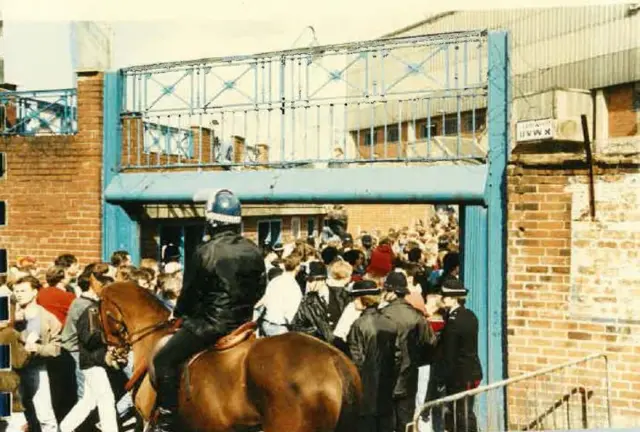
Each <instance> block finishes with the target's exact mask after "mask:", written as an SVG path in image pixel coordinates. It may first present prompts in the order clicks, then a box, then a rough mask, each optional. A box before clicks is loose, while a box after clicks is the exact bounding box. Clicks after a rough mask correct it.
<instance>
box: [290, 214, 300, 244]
mask: <svg viewBox="0 0 640 432" xmlns="http://www.w3.org/2000/svg"><path fill="white" fill-rule="evenodd" d="M291 235H292V236H293V238H294V239H299V238H300V218H299V217H292V218H291Z"/></svg>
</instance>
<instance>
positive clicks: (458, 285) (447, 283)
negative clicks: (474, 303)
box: [442, 278, 469, 297]
mask: <svg viewBox="0 0 640 432" xmlns="http://www.w3.org/2000/svg"><path fill="white" fill-rule="evenodd" d="M468 293H469V290H468V289H466V288H465V287H464V285H462V282H460V281H459V280H458V279H456V278H447V279H445V280H444V281H443V282H442V297H466V296H467V294H468Z"/></svg>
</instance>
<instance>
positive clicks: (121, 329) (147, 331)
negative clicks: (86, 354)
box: [100, 299, 174, 351]
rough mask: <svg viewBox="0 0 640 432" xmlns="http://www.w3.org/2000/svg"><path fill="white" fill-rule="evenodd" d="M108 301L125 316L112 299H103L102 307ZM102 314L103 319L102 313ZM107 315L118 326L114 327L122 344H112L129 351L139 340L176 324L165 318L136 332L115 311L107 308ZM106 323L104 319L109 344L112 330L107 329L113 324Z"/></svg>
mask: <svg viewBox="0 0 640 432" xmlns="http://www.w3.org/2000/svg"><path fill="white" fill-rule="evenodd" d="M106 302H108V303H110V305H111V306H114V307H115V309H116V310H117V311H118V314H119V315H120V316H121V317H122V316H124V314H123V313H122V309H120V306H118V305H117V304H116V303H115V302H113V301H112V300H109V299H101V300H100V303H101V304H100V306H101V307H104V306H106V305H105V303H106ZM100 315H101V320H102V314H100ZM105 315H106V318H107V321H109V322H112V323H114V324H116V326H117V327H116V328H115V329H114V330H115V334H114V336H116V337H117V338H118V339H119V342H120V344H119V345H117V344H111V345H116V347H117V348H120V349H126V350H127V351H128V350H130V349H131V348H132V347H133V346H134V345H135V344H137V343H138V342H141V341H142V340H144V339H145V338H146V337H148V336H151V335H152V334H154V333H155V332H157V331H160V330H163V329H166V328H168V327H171V326H173V325H174V321H170V320H164V321H160V322H158V323H155V324H151V325H149V326H145V327H143V328H141V329H138V330H136V331H134V332H130V331H129V329H128V328H127V324H126V323H125V322H124V321H123V320H122V319H120V318H118V317H116V315H114V314H113V312H111V311H110V310H106V311H105ZM105 324H106V323H105V322H104V321H103V323H102V327H103V328H104V329H105V337H106V339H107V344H109V334H110V333H111V332H110V331H108V330H107V329H109V330H111V329H112V327H111V326H109V327H107V326H106V325H105ZM111 334H113V333H111Z"/></svg>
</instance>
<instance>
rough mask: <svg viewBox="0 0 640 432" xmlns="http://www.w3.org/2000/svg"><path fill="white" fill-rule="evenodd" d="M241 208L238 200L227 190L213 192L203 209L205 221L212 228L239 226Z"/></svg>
mask: <svg viewBox="0 0 640 432" xmlns="http://www.w3.org/2000/svg"><path fill="white" fill-rule="evenodd" d="M241 210H242V208H241V206H240V201H239V200H238V198H237V197H236V196H235V195H234V194H233V192H231V191H230V190H228V189H218V190H217V191H215V192H213V193H212V194H211V195H210V196H209V199H208V200H207V204H206V207H205V210H204V211H205V219H206V220H207V223H208V224H209V225H211V226H213V227H218V226H222V225H240V223H241V222H242V217H241Z"/></svg>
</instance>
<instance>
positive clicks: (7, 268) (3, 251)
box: [0, 248, 9, 274]
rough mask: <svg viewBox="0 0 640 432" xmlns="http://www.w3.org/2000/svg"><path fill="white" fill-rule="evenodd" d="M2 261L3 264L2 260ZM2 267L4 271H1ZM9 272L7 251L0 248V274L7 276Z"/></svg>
mask: <svg viewBox="0 0 640 432" xmlns="http://www.w3.org/2000/svg"><path fill="white" fill-rule="evenodd" d="M3 253H4V257H3ZM3 259H4V262H2V260H3ZM3 265H4V271H2V270H3ZM8 272H9V251H8V250H7V249H6V248H0V274H7V273H8Z"/></svg>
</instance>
